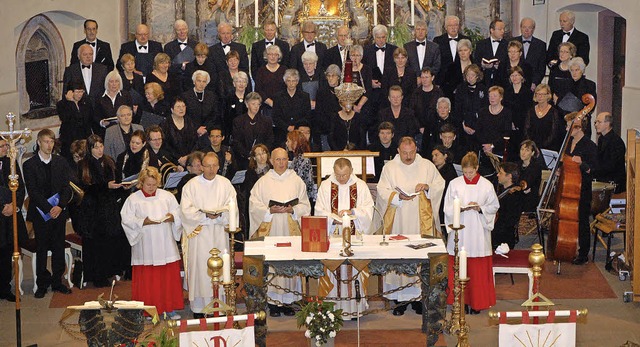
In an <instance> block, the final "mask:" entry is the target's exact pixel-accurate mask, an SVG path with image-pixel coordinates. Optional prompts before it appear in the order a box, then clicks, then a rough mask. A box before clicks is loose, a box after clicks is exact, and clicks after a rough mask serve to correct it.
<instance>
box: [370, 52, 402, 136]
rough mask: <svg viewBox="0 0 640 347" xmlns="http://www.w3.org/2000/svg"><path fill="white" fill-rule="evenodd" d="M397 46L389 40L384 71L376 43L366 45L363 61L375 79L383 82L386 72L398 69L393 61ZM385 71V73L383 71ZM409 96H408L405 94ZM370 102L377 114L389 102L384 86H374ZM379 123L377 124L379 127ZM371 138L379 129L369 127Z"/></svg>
mask: <svg viewBox="0 0 640 347" xmlns="http://www.w3.org/2000/svg"><path fill="white" fill-rule="evenodd" d="M396 48H398V47H396V46H394V45H392V44H390V43H388V42H387V44H386V45H385V50H384V66H383V69H384V71H381V70H380V68H379V67H378V60H377V59H376V52H377V50H376V45H375V44H370V45H367V46H365V47H364V49H363V53H362V63H363V64H364V65H366V66H369V67H371V74H372V79H373V80H378V81H379V82H380V83H382V80H383V76H384V74H385V73H390V71H397V70H396V63H395V62H394V61H393V51H395V50H396ZM383 72H384V73H383ZM405 97H408V96H405ZM369 100H370V101H368V103H371V114H373V115H377V114H378V111H379V110H380V109H381V108H382V107H384V106H383V105H386V104H387V103H388V99H387V95H385V90H384V89H383V88H374V89H372V90H371V95H370V96H369ZM378 124H379V123H377V124H375V126H376V127H377V126H378ZM369 130H370V133H369V138H375V136H376V135H377V133H378V130H377V129H373V128H371V129H369Z"/></svg>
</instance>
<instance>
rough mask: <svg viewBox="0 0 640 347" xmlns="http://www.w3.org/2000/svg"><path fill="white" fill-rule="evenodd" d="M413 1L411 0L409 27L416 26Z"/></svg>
mask: <svg viewBox="0 0 640 347" xmlns="http://www.w3.org/2000/svg"><path fill="white" fill-rule="evenodd" d="M415 17H416V9H415V0H411V25H416V18H415Z"/></svg>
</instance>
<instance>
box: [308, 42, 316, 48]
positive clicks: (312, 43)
mask: <svg viewBox="0 0 640 347" xmlns="http://www.w3.org/2000/svg"><path fill="white" fill-rule="evenodd" d="M315 45H316V43H315V42H311V43H307V48H309V47H311V46H315Z"/></svg>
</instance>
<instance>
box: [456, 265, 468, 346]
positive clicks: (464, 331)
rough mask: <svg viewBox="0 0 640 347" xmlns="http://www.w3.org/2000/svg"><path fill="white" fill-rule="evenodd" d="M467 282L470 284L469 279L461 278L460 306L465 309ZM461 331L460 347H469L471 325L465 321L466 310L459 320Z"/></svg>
mask: <svg viewBox="0 0 640 347" xmlns="http://www.w3.org/2000/svg"><path fill="white" fill-rule="evenodd" d="M467 282H469V278H468V277H467V278H459V279H458V283H459V284H460V306H461V307H464V288H465V287H466V286H467ZM458 324H459V329H458V347H468V346H470V345H469V325H467V321H466V319H465V314H464V310H461V312H460V320H459V323H458Z"/></svg>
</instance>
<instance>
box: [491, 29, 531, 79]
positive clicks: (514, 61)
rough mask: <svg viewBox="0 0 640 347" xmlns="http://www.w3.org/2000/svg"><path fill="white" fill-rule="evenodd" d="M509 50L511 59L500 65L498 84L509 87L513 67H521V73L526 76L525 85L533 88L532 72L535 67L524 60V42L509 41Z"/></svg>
mask: <svg viewBox="0 0 640 347" xmlns="http://www.w3.org/2000/svg"><path fill="white" fill-rule="evenodd" d="M507 52H508V57H509V60H508V61H507V62H506V63H504V64H500V65H499V66H498V76H497V82H498V85H499V86H501V87H502V88H505V89H507V87H508V86H509V85H510V84H511V71H513V68H515V67H519V68H520V69H521V70H522V74H521V75H522V77H523V78H524V85H525V86H527V89H529V90H531V74H532V73H533V68H532V67H531V65H530V64H529V63H527V62H526V61H524V58H523V55H524V49H523V48H522V43H521V42H520V41H515V40H514V41H509V45H508V46H507Z"/></svg>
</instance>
